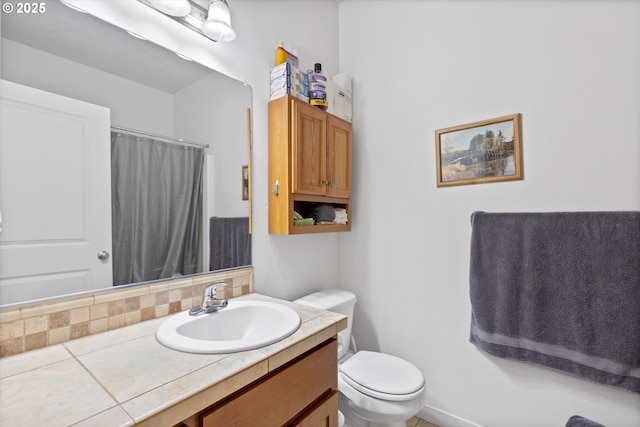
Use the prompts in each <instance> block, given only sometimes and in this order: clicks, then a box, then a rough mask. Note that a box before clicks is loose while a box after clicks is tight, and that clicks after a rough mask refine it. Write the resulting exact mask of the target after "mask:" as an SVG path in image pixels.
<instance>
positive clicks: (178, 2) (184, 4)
mask: <svg viewBox="0 0 640 427" xmlns="http://www.w3.org/2000/svg"><path fill="white" fill-rule="evenodd" d="M149 3H150V4H151V6H153V7H154V8H156V9H158V10H159V11H160V12H162V13H164V14H166V15H170V16H178V17H184V16H187V15H188V14H189V13H191V4H190V3H189V1H188V0H149Z"/></svg>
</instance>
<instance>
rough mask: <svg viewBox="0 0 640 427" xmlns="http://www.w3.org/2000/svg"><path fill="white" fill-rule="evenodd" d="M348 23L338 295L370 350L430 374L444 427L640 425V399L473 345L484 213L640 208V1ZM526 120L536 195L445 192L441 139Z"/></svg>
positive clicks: (481, 5) (496, 7) (508, 4)
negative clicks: (473, 271) (347, 140)
mask: <svg viewBox="0 0 640 427" xmlns="http://www.w3.org/2000/svg"><path fill="white" fill-rule="evenodd" d="M365 17H366V19H365ZM339 18H340V19H339V25H340V29H339V32H340V40H339V45H340V71H341V72H346V73H349V74H352V75H353V76H354V119H353V122H354V147H353V159H354V177H353V179H354V220H353V228H352V232H351V233H349V234H348V235H344V236H341V239H340V253H341V254H342V257H341V262H340V270H341V273H340V284H341V285H342V287H344V288H347V289H350V290H353V291H354V292H356V293H357V294H358V296H359V300H358V305H357V312H356V319H355V322H354V328H355V336H356V339H357V342H358V344H359V345H360V347H362V348H366V349H380V350H383V351H387V352H390V353H393V354H397V355H400V356H403V357H405V358H407V359H408V360H410V361H412V362H413V363H415V364H416V365H417V366H418V367H419V368H420V369H421V370H422V372H423V373H424V375H425V377H426V381H427V387H428V402H427V404H428V407H427V408H425V410H424V411H423V412H422V415H423V417H424V418H427V419H431V420H434V421H436V422H437V423H439V424H440V425H441V426H449V425H470V424H471V423H476V424H478V425H482V426H487V427H499V426H515V425H517V426H564V424H565V423H566V421H567V419H568V418H569V417H570V416H571V415H574V414H580V415H583V416H586V417H589V418H592V419H594V420H596V421H599V422H601V423H603V424H605V425H607V426H617V427H631V426H637V425H640V395H638V394H632V393H627V392H622V391H617V390H614V389H609V388H606V387H604V386H601V385H594V384H590V383H588V382H585V381H582V380H578V379H573V378H570V377H568V376H564V375H561V374H556V373H553V372H550V371H547V370H543V369H540V368H535V367H530V366H528V365H524V364H519V363H514V362H508V361H504V360H500V359H497V358H494V357H490V356H488V355H486V354H484V353H481V352H479V351H478V350H476V348H475V347H474V346H473V345H471V344H469V343H468V336H469V322H470V303H469V297H468V283H469V280H468V274H469V273H468V272H469V269H468V265H469V257H468V253H469V240H470V222H469V217H470V215H471V213H472V212H473V211H475V210H486V211H563V210H566V211H575V210H638V209H640V145H639V144H638V141H640V120H639V119H640V2H637V1H604V0H601V1H524V0H520V1H506V0H505V1H450V0H449V1H447V0H441V1H435V0H434V1H410V0H402V1H394V2H377V1H357V0H353V1H352V0H347V1H344V2H342V3H340V5H339ZM512 113H521V114H522V133H523V153H524V154H523V155H524V173H525V179H524V181H516V182H510V183H493V184H484V185H472V186H462V187H455V188H453V187H452V188H442V189H438V188H436V173H435V140H434V139H435V138H434V131H435V130H436V129H441V128H445V127H449V126H455V125H459V124H464V123H470V122H474V121H478V120H483V119H489V118H492V117H499V116H502V115H507V114H512ZM464 420H467V422H465V421H464Z"/></svg>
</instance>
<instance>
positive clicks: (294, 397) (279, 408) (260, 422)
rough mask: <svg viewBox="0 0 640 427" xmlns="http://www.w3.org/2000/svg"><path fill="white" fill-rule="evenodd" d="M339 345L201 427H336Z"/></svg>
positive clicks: (244, 395) (290, 368) (271, 378)
mask: <svg viewBox="0 0 640 427" xmlns="http://www.w3.org/2000/svg"><path fill="white" fill-rule="evenodd" d="M336 354H337V345H336V340H335V339H330V340H328V341H326V342H325V343H323V344H321V345H320V346H318V347H316V348H315V349H313V350H311V351H310V352H309V353H306V354H305V355H302V356H300V357H299V358H298V359H295V360H294V361H292V362H290V363H289V364H287V365H285V366H284V367H282V368H280V369H278V370H276V371H274V372H273V373H271V374H269V375H267V376H266V377H265V378H263V379H261V380H259V381H257V382H256V383H254V384H252V385H250V386H248V387H247V388H245V389H243V390H240V391H239V392H238V393H236V394H234V395H232V396H230V397H229V398H227V399H225V400H223V401H222V402H220V403H218V404H216V405H214V406H213V407H212V408H210V409H208V410H206V411H204V412H203V413H201V414H200V415H199V417H198V418H199V423H198V424H199V426H201V427H248V426H251V427H263V426H264V427H272V426H300V427H305V426H309V427H311V426H314V427H337V425H338V361H337V357H336Z"/></svg>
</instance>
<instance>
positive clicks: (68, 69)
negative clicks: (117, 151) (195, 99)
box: [2, 38, 173, 135]
mask: <svg viewBox="0 0 640 427" xmlns="http://www.w3.org/2000/svg"><path fill="white" fill-rule="evenodd" d="M34 64H38V65H37V66H34ZM51 76H55V78H51ZM2 78H3V79H6V80H10V81H12V82H15V83H19V84H23V85H26V86H31V87H34V88H37V89H42V90H46V91H48V92H53V93H57V94H58V95H64V96H68V97H71V98H75V99H79V100H81V101H85V102H90V103H92V104H96V105H100V106H103V107H107V108H109V109H110V110H111V123H112V124H113V125H118V126H124V127H128V128H133V129H142V130H146V131H148V132H152V133H158V134H160V135H173V98H172V96H171V94H168V93H165V92H162V91H160V90H156V89H153V88H150V87H148V86H145V85H142V84H139V83H135V82H132V81H130V80H127V79H124V78H121V77H118V76H115V75H113V74H109V73H106V72H104V71H100V70H98V69H96V68H91V67H87V66H85V65H81V64H79V63H77V62H73V61H69V60H67V59H65V58H62V57H59V56H56V55H52V54H50V53H47V52H43V51H41V50H38V49H33V48H31V47H29V46H26V45H23V44H21V43H16V42H14V41H12V40H8V39H4V38H3V39H2Z"/></svg>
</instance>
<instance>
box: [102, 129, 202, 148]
mask: <svg viewBox="0 0 640 427" xmlns="http://www.w3.org/2000/svg"><path fill="white" fill-rule="evenodd" d="M111 130H116V131H122V132H128V133H131V134H136V135H143V136H150V137H152V138H158V139H164V140H165V141H169V142H172V143H175V144H182V145H195V146H196V147H200V148H209V144H200V143H198V142H189V141H185V140H184V139H179V138H171V137H168V136H162V135H157V134H154V133H149V132H143V131H141V130H135V129H130V128H125V127H122V126H111Z"/></svg>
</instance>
